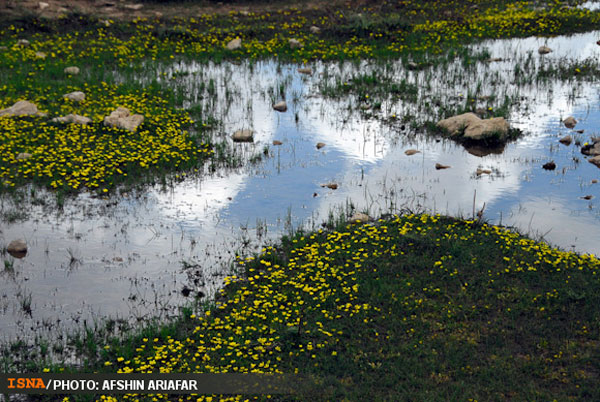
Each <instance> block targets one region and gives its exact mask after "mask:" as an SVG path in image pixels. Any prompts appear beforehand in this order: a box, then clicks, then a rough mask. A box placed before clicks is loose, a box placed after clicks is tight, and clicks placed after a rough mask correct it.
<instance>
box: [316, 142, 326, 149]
mask: <svg viewBox="0 0 600 402" xmlns="http://www.w3.org/2000/svg"><path fill="white" fill-rule="evenodd" d="M324 146H325V143H324V142H317V149H321V148H323V147H324Z"/></svg>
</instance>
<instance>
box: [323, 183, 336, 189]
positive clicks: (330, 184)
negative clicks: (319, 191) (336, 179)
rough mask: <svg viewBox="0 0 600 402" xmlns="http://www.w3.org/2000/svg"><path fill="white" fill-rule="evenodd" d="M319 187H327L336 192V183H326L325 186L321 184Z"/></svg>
mask: <svg viewBox="0 0 600 402" xmlns="http://www.w3.org/2000/svg"><path fill="white" fill-rule="evenodd" d="M321 187H327V188H330V189H332V190H337V188H338V185H337V184H336V183H326V184H321Z"/></svg>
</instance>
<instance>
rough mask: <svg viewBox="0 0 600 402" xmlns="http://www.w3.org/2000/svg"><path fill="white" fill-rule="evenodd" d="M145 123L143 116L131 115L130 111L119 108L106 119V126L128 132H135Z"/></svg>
mask: <svg viewBox="0 0 600 402" xmlns="http://www.w3.org/2000/svg"><path fill="white" fill-rule="evenodd" d="M143 122H144V116H142V115H141V114H133V115H132V114H130V112H129V109H127V108H125V107H122V106H119V107H118V108H117V109H115V110H114V111H113V112H112V113H111V114H110V115H109V116H106V117H105V118H104V125H105V126H107V127H116V128H120V129H123V130H127V131H135V130H137V128H138V127H139V126H140V124H142V123H143Z"/></svg>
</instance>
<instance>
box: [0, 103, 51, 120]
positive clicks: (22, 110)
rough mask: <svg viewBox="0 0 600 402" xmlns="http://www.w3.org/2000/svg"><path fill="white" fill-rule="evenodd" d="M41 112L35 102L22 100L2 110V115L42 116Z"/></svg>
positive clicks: (0, 112)
mask: <svg viewBox="0 0 600 402" xmlns="http://www.w3.org/2000/svg"><path fill="white" fill-rule="evenodd" d="M41 114H42V113H40V112H39V111H38V108H37V106H36V105H35V104H33V103H31V102H29V101H25V100H20V101H18V102H17V103H15V104H14V105H12V106H11V107H9V108H6V109H2V110H0V116H30V115H38V116H40V115H41Z"/></svg>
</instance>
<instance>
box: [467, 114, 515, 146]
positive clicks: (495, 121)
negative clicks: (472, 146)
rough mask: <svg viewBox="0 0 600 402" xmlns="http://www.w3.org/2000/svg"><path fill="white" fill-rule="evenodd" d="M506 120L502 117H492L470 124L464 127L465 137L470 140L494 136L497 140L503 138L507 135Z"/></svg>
mask: <svg viewBox="0 0 600 402" xmlns="http://www.w3.org/2000/svg"><path fill="white" fill-rule="evenodd" d="M508 130H509V126H508V122H507V121H506V120H504V117H494V118H491V119H485V120H481V121H478V122H475V123H473V124H470V125H469V126H468V127H467V128H466V129H465V138H469V139H471V140H484V139H487V138H491V137H496V136H497V137H496V138H497V139H499V140H505V139H506V137H507V136H508Z"/></svg>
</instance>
